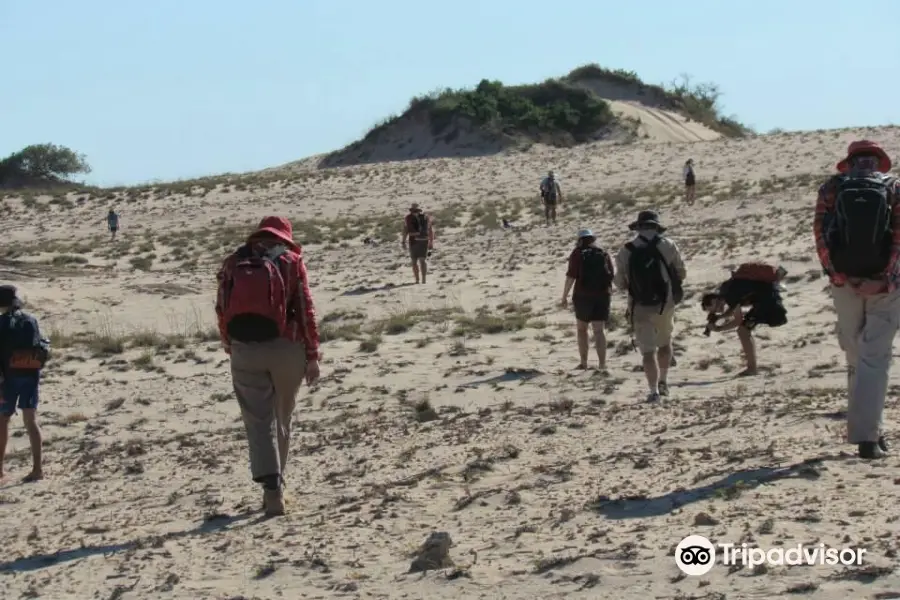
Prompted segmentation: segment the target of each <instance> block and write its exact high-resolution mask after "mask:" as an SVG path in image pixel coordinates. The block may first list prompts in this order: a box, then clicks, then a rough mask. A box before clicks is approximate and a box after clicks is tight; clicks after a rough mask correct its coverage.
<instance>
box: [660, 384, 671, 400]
mask: <svg viewBox="0 0 900 600" xmlns="http://www.w3.org/2000/svg"><path fill="white" fill-rule="evenodd" d="M659 395H660V396H663V397H668V395H669V384H668V383H666V382H665V381H660V382H659Z"/></svg>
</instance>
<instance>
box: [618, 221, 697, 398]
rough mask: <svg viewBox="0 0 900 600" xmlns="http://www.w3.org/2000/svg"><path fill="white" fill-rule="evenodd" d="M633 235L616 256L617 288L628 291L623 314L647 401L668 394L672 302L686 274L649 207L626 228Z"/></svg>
mask: <svg viewBox="0 0 900 600" xmlns="http://www.w3.org/2000/svg"><path fill="white" fill-rule="evenodd" d="M628 228H629V229H631V230H632V231H636V232H637V235H636V236H635V238H634V239H633V240H632V241H631V242H628V243H627V244H625V246H623V247H622V249H621V250H620V251H619V253H618V255H617V256H616V273H615V278H614V280H613V281H614V282H615V284H616V287H617V288H619V289H621V290H624V291H626V292H628V303H629V306H628V314H629V319H630V321H631V326H632V330H633V334H634V340H635V343H636V344H637V347H638V350H639V351H640V353H641V357H642V359H643V363H644V375H645V376H646V377H647V385H648V387H649V388H650V393H649V395H648V396H647V401H648V402H655V401H658V400H659V399H660V396H668V395H669V384H668V373H669V366H670V365H671V361H672V334H673V331H674V329H675V306H676V305H677V304H679V303H680V302H681V298H682V295H683V293H682V285H683V282H684V279H685V276H686V272H685V268H684V261H683V260H682V258H681V252H680V251H679V250H678V247H677V246H676V245H675V242H673V241H672V240H670V239H669V238H667V237H665V236H663V233H665V231H666V228H665V227H663V225H662V224H660V222H659V217H658V216H657V214H656V213H655V212H654V211H652V210H643V211H641V212H640V214H638V218H637V220H636V221H635V222H634V223H632V224H631V225H629V226H628Z"/></svg>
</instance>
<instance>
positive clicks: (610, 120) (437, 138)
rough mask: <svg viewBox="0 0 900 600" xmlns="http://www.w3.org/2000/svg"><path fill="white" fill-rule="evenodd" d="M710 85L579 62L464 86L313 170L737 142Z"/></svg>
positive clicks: (416, 104)
mask: <svg viewBox="0 0 900 600" xmlns="http://www.w3.org/2000/svg"><path fill="white" fill-rule="evenodd" d="M718 96H719V94H718V91H717V89H716V88H715V87H714V86H711V85H709V84H705V85H694V86H691V85H688V84H687V83H681V84H673V85H672V86H669V87H668V88H663V87H661V86H657V85H648V84H645V83H644V82H643V81H641V80H640V79H639V78H638V77H637V75H636V74H634V73H632V72H629V71H622V70H615V71H613V70H609V69H605V68H602V67H599V66H597V65H586V66H583V67H579V68H578V69H575V70H574V71H572V72H571V73H569V74H568V75H566V76H564V77H561V78H558V79H552V80H548V81H545V82H543V83H541V84H536V85H524V86H504V85H503V84H502V83H500V82H491V81H488V80H484V81H482V82H481V83H480V84H479V85H478V86H477V87H476V88H474V89H472V90H442V91H438V92H434V93H431V94H429V95H427V96H423V97H420V98H413V100H412V101H411V102H410V104H409V108H407V110H406V111H405V112H404V113H403V114H402V115H399V116H397V117H391V118H388V119H385V120H384V121H383V122H382V123H380V124H379V125H377V126H376V127H374V128H373V129H372V130H371V131H370V132H369V133H368V134H367V135H366V136H365V137H364V138H363V139H361V140H359V141H357V142H354V143H353V144H350V145H349V146H347V147H346V148H343V149H341V150H338V151H336V152H333V153H331V154H328V155H326V156H324V157H321V158H320V159H319V163H318V164H319V166H321V167H338V166H347V165H354V164H368V163H379V162H387V161H402V160H415V159H422V158H442V157H463V156H487V155H492V154H497V153H500V152H509V151H521V150H527V149H529V148H530V147H531V145H532V144H535V143H538V144H545V145H551V146H556V147H570V146H574V145H577V144H583V143H588V142H597V141H606V142H607V143H622V142H634V141H643V142H692V141H704V140H714V139H718V138H720V137H723V136H726V137H741V136H743V135H745V134H747V133H749V130H747V129H746V128H745V127H744V126H743V125H741V124H740V123H738V122H736V121H734V120H733V119H729V118H723V117H722V116H721V115H720V114H719V113H718V108H717V99H718Z"/></svg>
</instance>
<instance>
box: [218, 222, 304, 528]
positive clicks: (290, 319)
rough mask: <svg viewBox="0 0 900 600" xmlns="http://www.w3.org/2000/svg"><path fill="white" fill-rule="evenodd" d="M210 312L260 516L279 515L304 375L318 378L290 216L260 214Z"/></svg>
mask: <svg viewBox="0 0 900 600" xmlns="http://www.w3.org/2000/svg"><path fill="white" fill-rule="evenodd" d="M217 279H218V283H219V285H218V295H217V298H216V316H217V317H218V325H219V335H220V337H221V339H222V345H223V347H224V349H225V352H226V353H227V354H228V355H229V356H230V358H231V379H232V383H233V385H234V392H235V395H236V396H237V400H238V404H239V405H240V407H241V417H242V418H243V421H244V426H245V428H246V431H247V444H248V446H249V450H250V471H251V474H252V477H253V481H255V482H257V483H259V484H261V485H262V486H263V509H264V511H265V513H266V514H267V515H270V516H275V515H281V514H284V511H285V507H284V474H285V467H286V465H287V459H288V451H289V449H290V440H291V419H292V416H293V413H294V407H295V406H296V402H297V393H298V392H299V390H300V386H301V385H302V384H303V382H304V380H305V381H306V383H307V385H312V384H313V383H315V382H316V380H318V378H319V330H318V326H317V324H316V312H315V307H314V306H313V299H312V293H311V292H310V289H309V280H308V276H307V271H306V266H305V264H304V262H303V255H302V251H301V249H300V246H299V245H297V243H296V242H294V239H293V229H292V227H291V223H290V221H288V220H287V219H284V218H281V217H266V218H264V219H263V220H262V222H260V224H259V227H257V229H256V231H254V232H253V233H251V234H250V236H249V237H248V238H247V241H246V242H245V243H244V244H243V245H241V246H240V247H239V248H238V249H237V250H235V251H234V252H233V253H232V254H231V255H229V256H228V257H227V258H226V259H225V261H224V262H223V264H222V267H221V269H220V270H219V273H218V275H217Z"/></svg>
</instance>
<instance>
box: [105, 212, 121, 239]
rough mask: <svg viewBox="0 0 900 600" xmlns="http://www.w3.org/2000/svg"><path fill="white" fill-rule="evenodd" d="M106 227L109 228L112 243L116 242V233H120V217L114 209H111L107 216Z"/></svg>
mask: <svg viewBox="0 0 900 600" xmlns="http://www.w3.org/2000/svg"><path fill="white" fill-rule="evenodd" d="M106 226H107V227H108V228H109V233H110V238H109V239H110V241H113V240H115V239H116V232H117V231H119V215H118V214H116V211H114V210H113V209H109V213H107V215H106Z"/></svg>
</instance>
